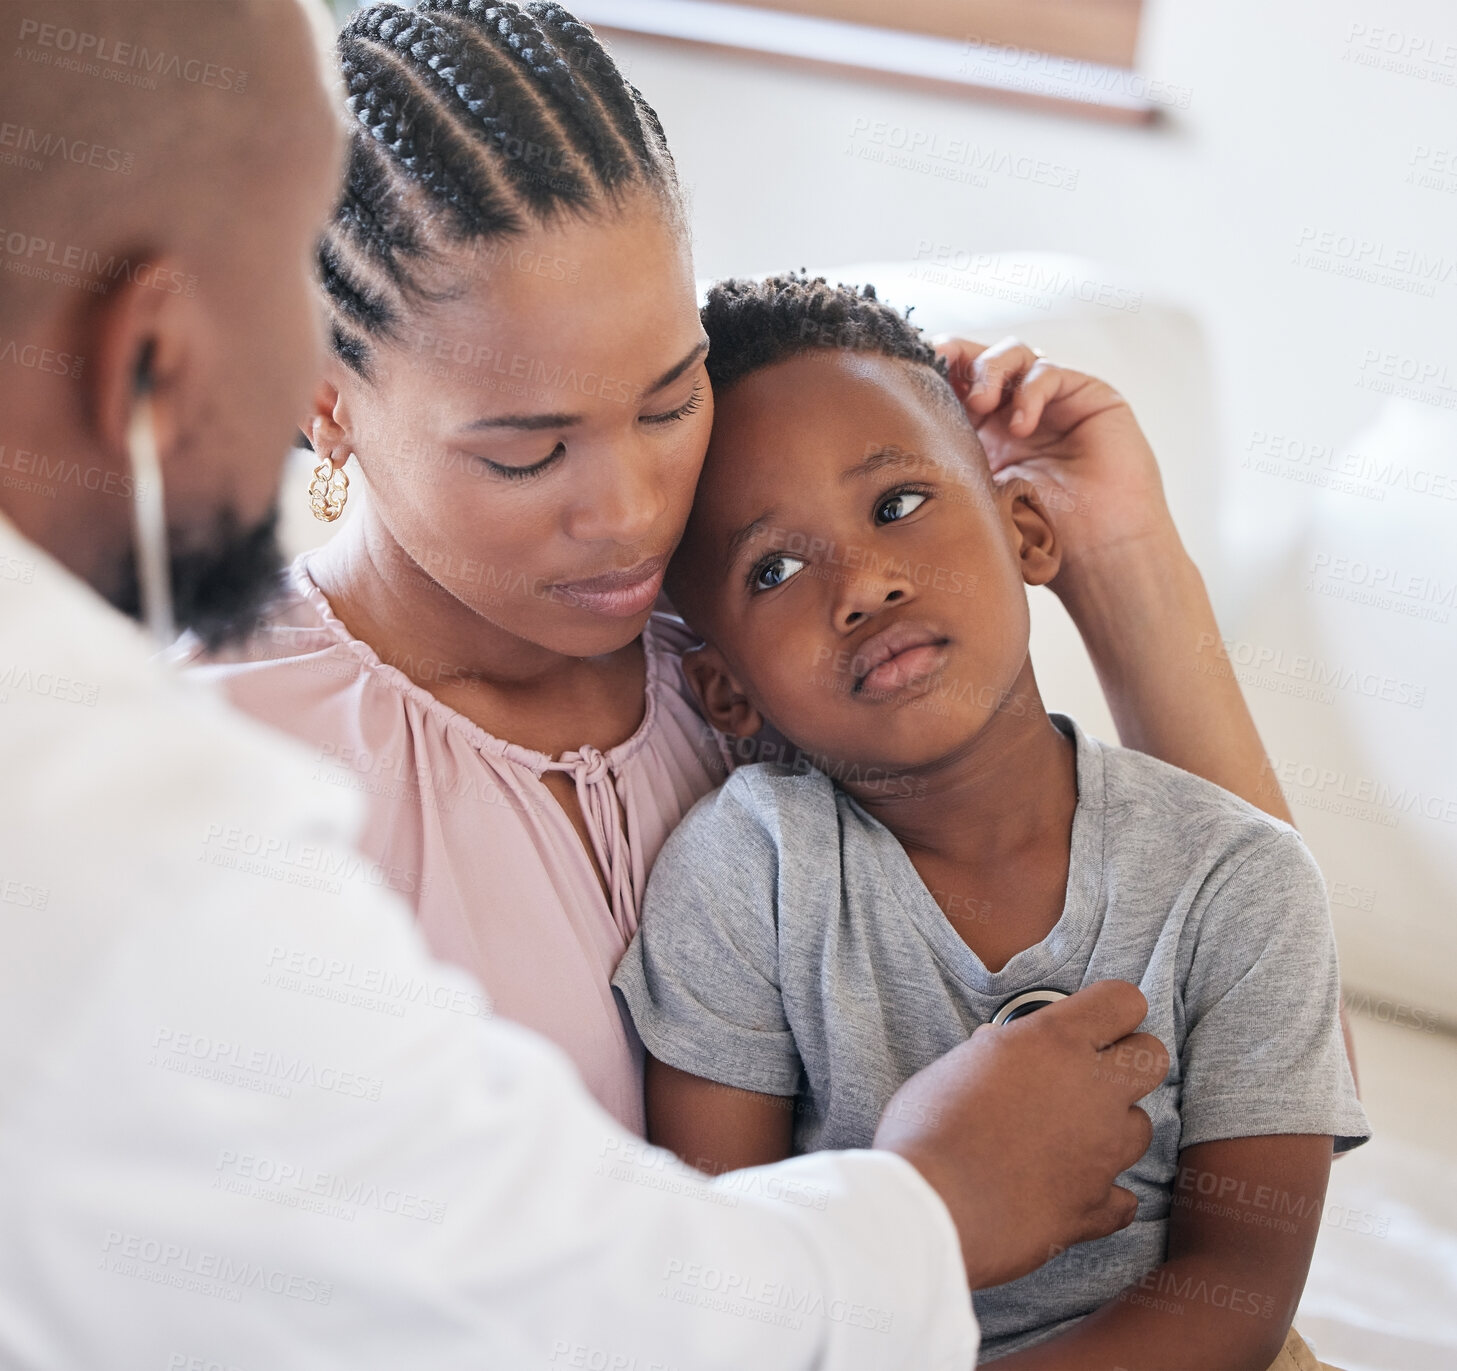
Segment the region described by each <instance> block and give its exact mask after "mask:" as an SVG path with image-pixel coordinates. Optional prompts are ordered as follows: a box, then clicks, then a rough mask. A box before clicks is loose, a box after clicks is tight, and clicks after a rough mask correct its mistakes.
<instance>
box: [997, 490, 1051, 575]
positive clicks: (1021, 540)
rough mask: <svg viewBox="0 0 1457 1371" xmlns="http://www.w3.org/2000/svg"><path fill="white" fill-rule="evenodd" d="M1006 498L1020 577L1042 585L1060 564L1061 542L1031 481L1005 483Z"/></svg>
mask: <svg viewBox="0 0 1457 1371" xmlns="http://www.w3.org/2000/svg"><path fill="white" fill-rule="evenodd" d="M1007 498H1008V499H1009V500H1010V502H1011V508H1010V509H1009V511H1008V513H1009V515H1010V516H1011V520H1012V526H1013V528H1015V529H1016V531H1017V536H1018V542H1017V543H1014V544H1013V548H1014V550H1015V551H1016V553H1017V556H1018V559H1019V561H1020V562H1021V566H1022V579H1023V581H1025V582H1026V583H1027V584H1028V585H1029V586H1045V585H1046V584H1047V583H1048V582H1049V581H1050V580H1052V578H1053V577H1054V576H1056V575H1057V573H1058V569H1059V568H1060V567H1061V566H1062V543H1061V541H1060V540H1059V539H1058V536H1057V530H1056V529H1055V528H1053V526H1052V520H1051V519H1049V518H1048V517H1047V511H1046V510H1045V509H1044V508H1043V507H1042V497H1041V496H1040V495H1038V493H1037V487H1036V486H1034V485H1033V484H1032V482H1031V481H1026V480H1020V479H1018V480H1013V481H1011V482H1009V483H1008V489H1007Z"/></svg>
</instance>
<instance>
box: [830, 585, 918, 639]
mask: <svg viewBox="0 0 1457 1371" xmlns="http://www.w3.org/2000/svg"><path fill="white" fill-rule="evenodd" d="M911 589H912V587H911V583H910V581H909V580H901V579H898V578H887V577H884V576H868V577H867V576H861V577H856V578H854V579H853V580H852V581H851V582H850V583H849V584H848V585H846V586H845V587H844V588H843V589H842V591H841V594H840V598H839V603H838V604H837V606H836V609H835V622H836V624H837V625H838V626H839V628H841V629H842V630H843V629H850V628H854V627H856V625H858V624H862V623H864V622H865V620H866V619H869V618H872V617H873V616H874V615H876V614H879V613H880V611H881V610H883V609H885V608H886V607H887V606H888V605H893V604H899V603H900V602H901V601H903V600H906V599H909V598H910V594H911Z"/></svg>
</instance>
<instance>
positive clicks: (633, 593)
mask: <svg viewBox="0 0 1457 1371" xmlns="http://www.w3.org/2000/svg"><path fill="white" fill-rule="evenodd" d="M667 565H668V559H667V557H650V558H648V560H647V561H645V562H639V563H638V564H637V565H636V566H634V567H628V568H627V569H626V570H624V571H613V572H609V573H608V574H607V575H605V576H593V577H592V578H591V579H590V580H586V581H562V582H560V583H559V584H557V585H555V586H553V587H552V589H553V590H555V591H556V592H558V593H559V594H560V595H561V597H562V598H563V599H564V600H566V601H568V602H569V603H570V604H573V605H576V606H577V607H578V608H579V609H586V610H590V611H591V612H592V613H593V614H605V615H607V616H608V617H609V618H613V619H630V618H632V617H633V616H634V615H638V614H642V613H643V612H645V611H646V610H649V609H651V608H652V607H653V605H654V603H655V602H656V601H657V598H658V592H659V591H660V590H662V588H663V572H664V570H665V569H666V567H667Z"/></svg>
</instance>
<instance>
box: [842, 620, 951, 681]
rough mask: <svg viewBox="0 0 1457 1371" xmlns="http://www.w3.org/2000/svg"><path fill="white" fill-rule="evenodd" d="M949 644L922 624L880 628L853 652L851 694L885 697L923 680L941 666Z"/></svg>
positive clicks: (942, 634) (941, 635)
mask: <svg viewBox="0 0 1457 1371" xmlns="http://www.w3.org/2000/svg"><path fill="white" fill-rule="evenodd" d="M950 641H951V640H950V639H949V638H947V636H946V635H945V634H944V633H938V632H937V631H936V630H935V629H933V628H930V627H929V626H927V625H925V624H906V623H900V624H891V625H890V626H889V627H888V628H883V629H881V631H880V632H879V633H877V634H875V635H873V636H872V637H870V638H867V639H866V640H865V642H863V643H862V644H861V645H860V647H859V648H858V649H857V651H856V653H855V660H854V662H853V663H852V670H853V671H854V673H855V686H854V689H853V690H852V691H851V694H853V695H861V694H864V693H866V692H869V693H871V694H874V695H882V694H887V693H889V692H890V691H893V690H899V689H900V688H901V687H902V686H905V685H908V684H910V683H911V682H912V681H917V680H922V679H924V678H925V677H927V676H929V675H930V674H931V673H932V672H933V671H935V670H936V669H937V668H938V667H940V666H942V665H943V664H944V662H945V660H946V644H947V643H949V642H950Z"/></svg>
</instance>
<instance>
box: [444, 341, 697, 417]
mask: <svg viewBox="0 0 1457 1371" xmlns="http://www.w3.org/2000/svg"><path fill="white" fill-rule="evenodd" d="M707 351H708V339H707V338H701V339H699V341H698V343H697V345H696V346H695V347H694V349H693V351H692V352H690V353H689V354H688V355H687V356H686V357H685V358H683V360H682V361H681V362H675V363H674V364H673V365H672V366H671V367H669V368H668V369H667V371H665V372H664V373H663V374H662V375H661V376H660V377H658V379H657V380H656V381H654V382H653V384H652V385H651V386H649V387H648V389H647V390H645V391H643V392H642V393H643V394H644V395H656V394H657V393H658V391H660V390H662V389H663V387H664V386H670V385H672V384H673V382H674V381H676V380H677V379H678V378H679V377H680V376H681V375H682V374H683V373H684V372H685V371H687V370H688V368H689V367H691V366H692V365H693V364H694V363H695V362H697V361H699V360H700V359H701V358H702V357H703V355H704V354H705V353H706V352H707ZM581 422H582V416H581V415H580V414H496V415H492V416H490V417H489V418H486V419H473V420H471V422H470V423H468V424H466V425H464V427H462V429H461V430H460V431H461V432H462V433H475V432H478V431H479V430H481V429H485V428H519V429H523V430H526V431H532V430H536V429H543V428H571V427H573V426H574V425H576V424H580V423H581Z"/></svg>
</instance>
